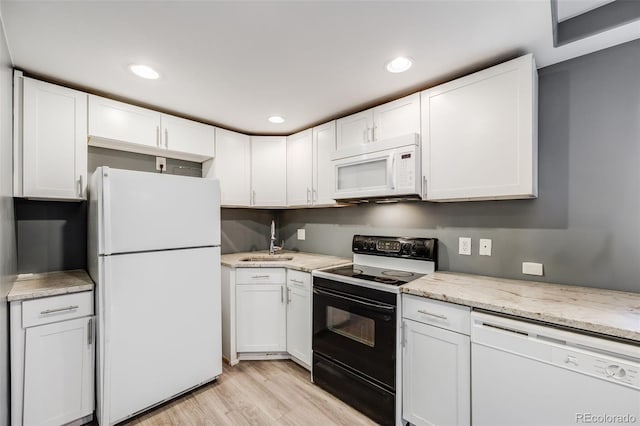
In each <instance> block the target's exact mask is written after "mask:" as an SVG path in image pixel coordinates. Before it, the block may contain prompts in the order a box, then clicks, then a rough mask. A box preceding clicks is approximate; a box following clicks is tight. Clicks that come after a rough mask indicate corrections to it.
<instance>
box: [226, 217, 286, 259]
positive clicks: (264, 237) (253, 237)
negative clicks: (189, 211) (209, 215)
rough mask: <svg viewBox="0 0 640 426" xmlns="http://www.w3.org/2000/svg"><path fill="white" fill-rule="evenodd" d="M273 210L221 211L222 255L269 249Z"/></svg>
mask: <svg viewBox="0 0 640 426" xmlns="http://www.w3.org/2000/svg"><path fill="white" fill-rule="evenodd" d="M275 218H276V213H275V211H274V210H249V209H222V212H221V215H220V219H221V221H220V222H221V223H220V226H221V228H222V254H225V253H237V252H240V251H256V250H268V249H269V237H270V235H271V220H273V219H275Z"/></svg>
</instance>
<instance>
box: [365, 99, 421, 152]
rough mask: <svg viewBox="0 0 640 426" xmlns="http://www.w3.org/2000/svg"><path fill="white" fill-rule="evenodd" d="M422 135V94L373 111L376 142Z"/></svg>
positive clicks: (374, 138) (381, 106)
mask: <svg viewBox="0 0 640 426" xmlns="http://www.w3.org/2000/svg"><path fill="white" fill-rule="evenodd" d="M419 133H420V94H419V93H414V94H413V95H409V96H405V97H404V98H400V99H398V100H395V101H392V102H388V103H386V104H384V105H380V106H378V107H375V108H374V109H373V130H372V139H373V141H374V142H378V141H384V140H389V139H394V138H398V137H401V136H406V135H415V134H419Z"/></svg>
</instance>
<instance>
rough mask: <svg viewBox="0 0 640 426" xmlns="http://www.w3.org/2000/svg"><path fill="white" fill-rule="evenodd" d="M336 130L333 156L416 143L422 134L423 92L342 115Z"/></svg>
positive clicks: (337, 122)
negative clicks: (421, 108)
mask: <svg viewBox="0 0 640 426" xmlns="http://www.w3.org/2000/svg"><path fill="white" fill-rule="evenodd" d="M336 129H337V138H336V145H335V146H336V148H335V152H334V153H333V155H332V158H333V159H342V158H346V157H351V156H353V155H358V154H364V153H368V152H374V151H379V150H382V149H388V148H394V147H397V146H402V145H409V144H415V140H416V137H417V136H418V135H419V134H420V94H419V93H414V94H412V95H409V96H406V97H404V98H401V99H397V100H395V101H392V102H388V103H386V104H383V105H380V106H377V107H375V108H372V109H369V110H366V111H362V112H359V113H356V114H353V115H350V116H347V117H344V118H340V119H338V120H337V121H336Z"/></svg>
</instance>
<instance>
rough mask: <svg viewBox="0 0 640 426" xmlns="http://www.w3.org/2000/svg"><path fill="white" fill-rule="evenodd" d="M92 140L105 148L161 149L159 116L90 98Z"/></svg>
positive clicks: (120, 103) (143, 110)
mask: <svg viewBox="0 0 640 426" xmlns="http://www.w3.org/2000/svg"><path fill="white" fill-rule="evenodd" d="M89 137H90V138H91V141H90V142H91V145H96V146H105V147H106V148H111V147H114V148H120V149H125V150H135V148H136V146H138V149H143V148H145V147H146V148H160V113H159V112H157V111H152V110H150V109H145V108H140V107H137V106H133V105H129V104H126V103H124V102H118V101H114V100H111V99H107V98H101V97H99V96H93V95H89ZM97 139H103V140H102V141H98V140H97ZM108 143H110V144H111V145H109V144H108ZM122 144H125V145H122ZM127 147H128V148H129V149H127ZM134 152H135V151H134ZM143 153H145V152H143Z"/></svg>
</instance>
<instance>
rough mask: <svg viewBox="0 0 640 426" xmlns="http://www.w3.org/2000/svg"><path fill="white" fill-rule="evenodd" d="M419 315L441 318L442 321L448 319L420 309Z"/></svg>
mask: <svg viewBox="0 0 640 426" xmlns="http://www.w3.org/2000/svg"><path fill="white" fill-rule="evenodd" d="M418 313H420V314H422V315H429V316H430V317H434V318H440V319H443V320H446V319H447V316H446V315H440V314H434V313H432V312H429V311H425V310H423V309H418Z"/></svg>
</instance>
